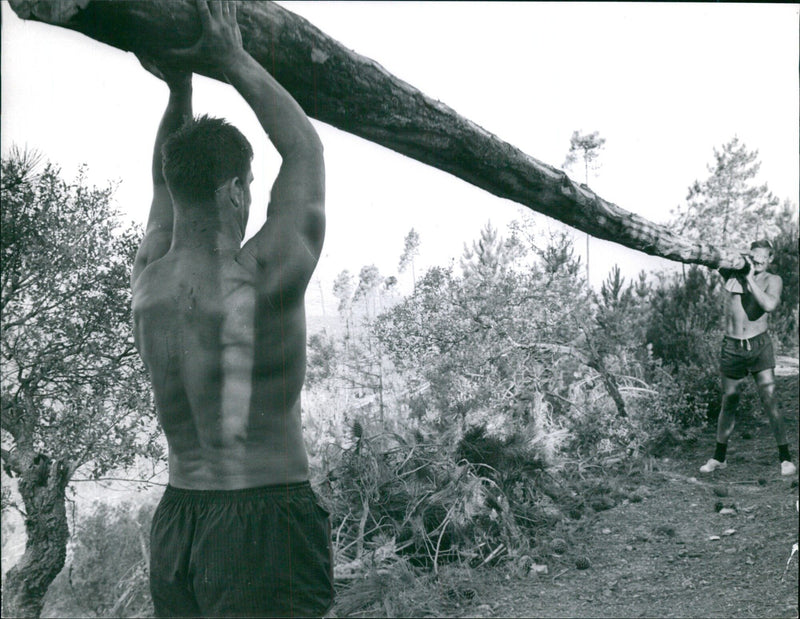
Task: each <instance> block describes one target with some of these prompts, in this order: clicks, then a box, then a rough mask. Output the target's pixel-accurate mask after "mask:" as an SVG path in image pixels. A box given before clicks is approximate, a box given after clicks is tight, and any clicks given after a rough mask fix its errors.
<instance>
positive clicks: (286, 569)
mask: <svg viewBox="0 0 800 619" xmlns="http://www.w3.org/2000/svg"><path fill="white" fill-rule="evenodd" d="M150 591H151V593H152V596H153V606H154V608H155V614H156V616H157V617H321V616H323V615H324V614H325V613H326V612H327V611H328V609H329V607H330V606H331V604H332V603H333V562H332V557H331V536H330V522H329V518H328V512H326V511H325V510H324V509H323V508H322V507H321V506H320V504H319V502H318V501H317V499H316V497H315V496H314V492H313V491H312V490H311V486H310V484H309V483H308V482H303V483H298V484H288V485H281V486H268V487H263V488H252V489H246V490H231V491H216V490H181V489H178V488H173V487H172V486H168V487H167V490H166V491H165V492H164V496H163V498H162V499H161V502H160V503H159V505H158V508H157V509H156V512H155V514H154V515H153V527H152V531H151V540H150Z"/></svg>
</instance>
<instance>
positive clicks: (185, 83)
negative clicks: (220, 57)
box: [131, 58, 192, 282]
mask: <svg viewBox="0 0 800 619" xmlns="http://www.w3.org/2000/svg"><path fill="white" fill-rule="evenodd" d="M139 60H140V62H141V63H142V66H143V67H144V68H145V69H147V70H148V71H150V73H152V74H153V75H155V76H156V77H158V78H159V79H161V80H163V81H164V82H165V83H166V84H167V86H168V87H169V101H168V103H167V108H166V110H165V111H164V115H163V117H162V118H161V123H160V124H159V126H158V132H157V133H156V141H155V145H154V147H153V159H152V168H151V170H152V175H153V202H152V203H151V205H150V215H149V216H148V219H147V228H146V230H145V236H144V240H143V241H142V245H141V247H139V251H138V252H137V254H136V261H135V263H134V267H133V274H132V277H131V280H132V281H133V282H135V281H136V279H137V278H138V277H139V275H140V274H141V272H142V271H143V270H144V268H145V267H146V266H147V265H148V264H149V263H151V262H153V261H155V260H158V259H159V258H161V257H162V256H163V255H164V254H166V253H167V251H168V250H169V247H170V244H171V242H172V224H173V212H172V198H171V197H170V194H169V191H168V190H167V184H166V181H165V180H164V173H163V171H162V165H161V164H162V157H161V147H162V146H163V145H164V142H165V141H166V139H167V138H168V137H169V136H170V134H172V133H173V132H175V131H177V130H178V129H180V127H181V126H182V125H183V124H184V123H185V122H186V121H187V120H188V119H190V118H191V117H192V74H191V72H187V71H175V70H167V69H162V68H160V67H159V66H157V65H156V64H155V63H154V62H152V61H150V60H147V59H143V58H140V59H139Z"/></svg>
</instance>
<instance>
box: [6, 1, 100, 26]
mask: <svg viewBox="0 0 800 619" xmlns="http://www.w3.org/2000/svg"><path fill="white" fill-rule="evenodd" d="M89 2H90V0H11V2H10V4H11V7H12V8H13V9H14V12H15V13H16V14H17V15H19V16H20V17H21V18H22V19H31V18H32V17H33V18H36V19H39V20H42V21H44V22H47V23H51V24H52V23H55V24H59V23H66V22H68V21H70V20H71V19H72V18H73V17H74V16H75V15H76V14H77V13H78V12H79V11H82V10H83V9H85V8H86V7H87V6H88V5H89Z"/></svg>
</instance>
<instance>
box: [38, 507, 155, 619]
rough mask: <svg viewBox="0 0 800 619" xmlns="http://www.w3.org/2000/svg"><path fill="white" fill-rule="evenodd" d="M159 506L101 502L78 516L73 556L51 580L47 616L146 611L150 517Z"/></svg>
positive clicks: (148, 612)
mask: <svg viewBox="0 0 800 619" xmlns="http://www.w3.org/2000/svg"><path fill="white" fill-rule="evenodd" d="M154 509H155V506H154V505H153V504H152V503H146V504H144V505H142V506H141V507H138V508H137V507H134V506H133V505H131V504H129V503H122V504H120V505H116V506H111V505H109V504H107V503H96V504H95V506H94V510H93V511H92V512H91V513H90V514H89V515H87V516H84V517H83V518H82V519H81V520H79V521H78V523H77V525H76V530H75V533H74V538H73V541H72V543H71V548H70V550H71V553H70V554H71V560H68V562H67V565H66V566H65V567H64V569H63V570H62V572H61V573H60V574H59V575H58V577H57V578H56V580H55V581H54V582H53V584H52V585H51V586H50V589H49V590H48V592H47V596H46V598H45V608H44V610H43V613H42V614H43V616H54V617H69V616H94V617H147V616H152V613H153V607H152V601H151V598H150V589H149V582H148V564H149V553H150V541H149V532H150V522H151V520H152V516H153V511H154Z"/></svg>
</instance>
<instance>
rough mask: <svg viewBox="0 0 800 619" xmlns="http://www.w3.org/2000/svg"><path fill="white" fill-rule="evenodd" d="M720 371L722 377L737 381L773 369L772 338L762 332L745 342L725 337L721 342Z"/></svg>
mask: <svg viewBox="0 0 800 619" xmlns="http://www.w3.org/2000/svg"><path fill="white" fill-rule="evenodd" d="M719 366H720V370H721V371H722V375H723V376H727V377H728V378H733V379H736V380H739V379H741V378H744V377H745V376H747V375H748V373H749V374H756V373H758V372H761V371H763V370H768V369H770V368H774V367H775V353H774V352H773V350H772V338H770V336H769V335H768V334H767V333H766V332H764V333H760V334H759V335H756V336H754V337H751V338H749V339H746V340H737V339H736V338H733V337H728V336H727V335H726V336H725V339H723V340H722V353H721V354H720V363H719Z"/></svg>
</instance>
